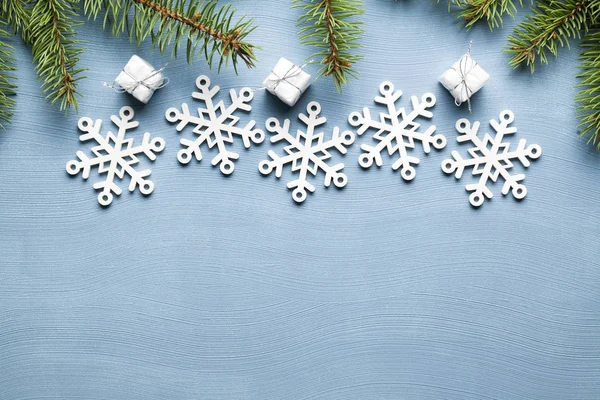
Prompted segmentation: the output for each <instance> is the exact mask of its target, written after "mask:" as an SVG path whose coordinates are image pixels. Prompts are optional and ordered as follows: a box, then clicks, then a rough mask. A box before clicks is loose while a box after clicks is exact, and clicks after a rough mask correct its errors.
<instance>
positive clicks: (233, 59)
mask: <svg viewBox="0 0 600 400" xmlns="http://www.w3.org/2000/svg"><path fill="white" fill-rule="evenodd" d="M83 4H84V12H85V14H86V15H87V16H88V17H90V18H94V19H95V18H96V17H97V16H98V14H99V12H100V11H101V10H104V11H105V15H104V27H105V28H106V27H107V26H108V25H112V28H111V29H112V33H113V35H115V36H119V35H120V34H122V33H123V32H125V31H128V33H129V35H130V39H131V40H132V41H135V43H136V44H137V45H138V46H139V45H140V44H141V43H142V42H143V41H144V40H145V39H146V38H147V37H148V36H150V37H151V40H152V44H153V45H154V46H155V47H157V48H158V49H159V50H160V51H161V52H164V51H165V50H166V49H167V47H168V46H171V48H172V55H173V56H175V55H177V52H178V51H179V49H180V47H182V45H183V44H184V43H185V48H186V56H187V60H188V62H190V63H191V62H192V60H193V59H194V58H195V57H196V53H197V52H198V53H200V54H203V55H204V58H205V59H206V61H207V62H208V65H209V67H210V66H212V64H213V60H214V58H215V56H217V57H218V67H219V71H220V69H221V67H222V66H223V65H225V66H227V65H228V64H229V63H231V64H232V65H233V68H234V69H235V70H236V72H237V65H238V63H239V62H240V61H241V62H243V63H244V64H245V65H246V66H247V67H249V68H251V67H253V66H254V63H255V61H256V56H255V54H254V50H255V49H256V46H254V45H252V44H250V43H249V42H247V41H246V37H247V36H248V35H249V34H250V33H251V32H252V31H253V30H254V29H255V26H254V24H253V21H252V20H251V19H248V18H245V17H242V18H240V19H238V20H236V21H234V16H235V10H234V9H233V8H231V5H229V4H227V5H225V6H223V7H218V1H217V0H209V1H198V0H190V1H187V0H154V1H152V0H84V2H83Z"/></svg>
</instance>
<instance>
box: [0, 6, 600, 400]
mask: <svg viewBox="0 0 600 400" xmlns="http://www.w3.org/2000/svg"><path fill="white" fill-rule="evenodd" d="M234 3H235V5H236V7H237V8H238V9H239V10H240V11H241V12H246V13H248V14H251V15H253V16H254V17H255V19H256V22H257V23H258V24H259V26H260V27H259V28H258V29H257V30H256V32H255V33H254V34H253V35H252V36H251V39H252V40H253V41H254V42H256V43H257V44H259V45H261V46H262V51H259V52H258V56H259V58H260V64H258V67H257V68H256V69H255V70H242V71H241V73H240V75H239V76H237V77H236V76H235V74H234V73H233V72H232V71H229V72H227V73H224V74H222V75H220V76H217V74H216V73H215V72H212V71H209V70H208V69H207V68H206V67H205V65H204V64H203V62H201V61H200V62H196V63H195V64H194V65H193V66H189V65H188V64H186V62H185V61H184V60H183V59H177V60H172V61H170V63H169V65H168V68H167V73H168V75H169V76H170V77H171V83H170V85H169V86H168V87H166V88H164V89H162V90H161V91H160V92H158V93H157V94H156V95H155V97H154V98H153V99H152V101H151V103H150V104H149V105H147V106H145V107H141V106H139V105H138V104H135V103H134V101H133V100H131V99H130V98H129V97H128V96H126V95H120V94H116V93H114V92H112V91H110V90H108V89H106V88H103V87H102V86H101V84H100V82H101V81H107V80H112V78H113V77H114V76H116V75H117V73H118V72H119V71H120V69H121V68H122V66H123V65H124V63H125V62H126V61H127V59H128V58H129V57H130V56H131V55H132V54H134V53H138V54H140V55H141V56H142V57H144V58H147V59H148V60H150V61H151V62H152V63H153V64H154V65H161V64H163V63H165V62H167V61H168V60H169V57H168V55H160V54H158V53H156V52H151V51H150V46H149V45H146V46H144V47H143V48H141V49H136V48H135V47H134V46H133V45H131V44H129V43H128V41H127V39H124V38H122V39H115V38H112V37H110V35H109V34H107V33H104V32H103V31H102V30H101V23H88V24H86V25H85V26H83V27H81V28H80V29H79V31H80V32H81V36H82V37H83V38H84V39H86V40H87V43H86V44H85V47H86V51H85V53H84V54H83V56H82V61H81V64H82V65H83V66H85V67H87V68H89V71H88V72H87V75H88V79H86V80H84V81H82V83H81V85H80V88H81V91H82V92H83V93H84V94H85V97H84V98H83V99H82V100H81V107H80V114H79V116H90V117H92V118H102V119H105V120H107V121H108V118H109V116H110V115H111V114H113V113H116V112H117V111H118V109H119V108H120V107H121V106H123V105H127V104H133V105H134V107H135V109H136V112H137V115H136V116H137V117H138V120H139V121H140V123H141V128H140V129H138V130H136V131H134V132H135V133H134V137H136V138H138V139H139V138H141V135H142V133H143V132H144V131H146V130H147V131H149V132H151V133H152V134H153V135H155V136H161V137H163V138H164V139H165V140H166V141H167V148H166V150H165V151H164V152H163V153H162V154H160V155H159V157H158V159H157V161H156V162H154V163H152V164H151V163H149V162H147V161H146V160H144V161H143V162H142V164H141V165H142V166H151V168H152V169H153V172H152V179H153V181H154V182H155V184H156V190H155V192H154V193H153V194H152V195H151V196H149V197H143V196H141V195H140V194H139V193H138V192H135V193H133V194H131V193H129V192H125V193H124V194H123V195H121V196H120V197H117V198H115V201H114V202H113V204H112V205H111V206H110V207H109V208H106V209H104V208H102V207H100V206H99V205H98V203H97V200H96V195H97V193H96V192H95V191H94V189H93V188H92V186H91V184H92V182H94V181H95V180H94V177H95V175H94V174H93V175H92V177H91V178H90V181H91V182H85V181H83V180H82V179H81V178H80V177H75V178H72V177H70V176H69V175H67V173H66V172H65V164H66V162H67V161H68V160H70V159H72V158H73V157H74V156H75V152H76V151H77V150H79V149H84V150H85V149H86V146H85V145H82V144H80V143H79V141H78V131H77V119H78V117H79V116H77V115H74V114H73V113H69V114H68V115H66V116H65V115H64V114H63V113H60V112H59V111H57V110H55V109H51V108H50V107H49V106H48V104H47V103H46V102H45V100H44V97H43V95H42V94H40V91H39V82H37V81H36V78H35V74H34V72H33V66H32V65H31V56H30V54H29V51H28V49H27V48H26V47H25V46H23V45H21V44H20V43H19V41H18V40H17V39H15V41H14V43H15V46H16V51H17V55H18V58H19V72H18V76H19V95H18V97H17V100H18V108H17V112H16V115H15V119H14V124H13V125H12V126H10V127H9V129H8V131H7V132H5V133H3V134H1V135H0V266H1V269H0V399H2V400H15V399H29V400H30V399H87V400H100V399H102V400H108V399H223V400H225V399H261V400H264V399H305V400H308V399H357V400H358V399H360V400H362V399H492V398H493V399H598V398H600V261H599V260H600V246H599V244H598V243H599V239H600V206H599V205H600V203H599V199H600V185H599V178H600V155H599V154H598V153H596V152H595V151H594V150H593V149H592V147H588V146H586V145H585V142H584V141H583V140H580V139H578V137H577V131H576V128H575V126H576V123H577V119H576V115H575V104H574V102H573V96H574V94H575V89H574V85H575V84H576V80H575V78H574V75H575V74H576V72H577V69H576V65H577V60H576V55H577V51H578V49H577V46H576V45H575V46H574V48H573V49H572V50H570V51H569V50H567V49H563V50H561V51H560V53H561V55H562V57H561V58H560V59H559V60H557V61H553V62H552V64H551V65H550V66H544V67H541V68H539V71H538V72H537V73H536V74H535V75H533V76H531V75H530V74H529V72H528V71H527V70H517V71H513V70H511V69H510V68H509V67H507V56H506V55H504V54H502V53H501V51H500V50H501V49H502V48H503V46H504V44H505V38H506V36H507V35H508V34H509V32H510V29H511V28H512V26H514V23H515V22H514V21H511V20H510V19H508V20H506V26H505V29H503V30H497V31H495V32H493V33H489V32H488V30H487V27H486V26H479V27H477V28H476V29H474V30H473V31H472V32H470V33H467V32H465V31H464V30H461V29H460V28H459V27H458V25H457V23H456V21H455V20H454V19H453V17H452V16H450V15H448V14H447V12H446V7H445V5H444V4H440V5H436V4H435V3H433V2H428V1H401V2H400V1H399V2H395V1H375V0H367V1H366V3H367V12H366V14H365V16H364V20H365V22H366V24H365V29H366V31H367V34H366V36H365V38H364V49H363V50H362V52H363V53H364V55H365V61H363V62H361V63H359V64H358V65H357V69H358V70H359V71H360V74H361V79H360V81H355V82H352V84H351V85H350V86H348V87H347V88H345V90H344V93H343V94H338V93H337V92H335V90H334V88H333V85H332V83H331V82H330V81H329V80H327V79H322V80H320V81H318V82H317V83H315V84H314V85H312V87H311V88H310V89H309V90H308V92H307V93H306V94H305V95H304V97H302V99H301V101H300V102H299V104H298V105H297V106H296V107H295V108H293V109H291V110H289V109H287V108H286V107H285V106H283V105H282V104H281V103H280V102H278V101H277V100H276V99H275V98H273V97H272V96H270V95H268V94H266V93H264V92H263V93H261V94H258V95H257V96H256V98H255V100H254V102H253V106H254V109H253V111H252V113H251V114H250V115H244V116H243V121H247V120H249V119H250V118H252V119H255V120H256V121H257V122H258V123H261V124H262V123H264V121H265V120H266V119H267V118H268V117H270V116H277V117H280V118H284V117H288V118H292V119H293V123H294V124H296V125H294V127H297V126H299V125H297V120H296V118H295V116H296V114H297V113H298V112H300V111H302V110H303V109H304V107H305V106H306V104H307V103H308V102H309V101H311V100H318V101H320V103H321V105H322V108H323V112H324V115H326V116H327V117H328V125H327V126H328V127H332V126H334V125H339V126H341V127H343V128H349V125H348V124H347V122H346V118H347V116H348V114H349V113H350V112H352V111H356V110H360V109H361V108H362V107H364V106H371V105H373V97H374V96H375V95H376V94H377V88H378V85H379V83H380V82H381V81H382V80H384V79H389V80H391V81H393V82H394V83H395V84H396V87H397V88H401V89H402V90H403V91H404V93H405V96H404V103H403V104H405V105H408V104H409V103H408V101H409V99H408V97H409V95H412V94H416V95H419V96H420V95H421V94H423V93H425V92H427V91H432V92H433V93H434V94H435V95H436V96H437V99H438V103H437V105H436V106H435V108H434V112H435V115H434V118H433V123H435V124H436V125H437V126H438V131H439V132H441V133H444V134H446V135H447V137H448V139H449V140H448V146H447V147H446V149H444V150H443V151H439V152H438V151H432V153H431V154H429V155H428V156H424V157H423V159H422V163H421V164H420V165H419V166H418V168H417V177H416V179H415V180H414V181H413V182H412V183H410V184H406V183H404V182H403V181H402V180H401V179H400V177H399V175H398V173H394V172H392V171H391V169H390V165H391V163H392V161H390V159H389V158H386V159H384V160H385V165H384V167H383V168H381V169H377V168H372V169H370V170H363V169H362V168H360V167H359V165H358V163H357V159H358V155H359V154H360V148H359V147H360V144H362V143H369V142H370V139H369V137H368V136H363V137H360V138H358V140H357V143H356V144H355V145H354V146H353V147H351V148H350V150H349V152H348V154H347V156H346V157H345V158H343V157H341V156H339V155H336V156H335V158H334V159H335V160H336V161H341V160H344V162H345V163H346V173H347V174H348V177H349V183H348V186H347V187H346V188H345V189H343V190H337V189H335V188H333V187H332V188H329V189H325V188H324V187H323V186H322V176H321V177H319V178H318V179H317V180H315V181H314V182H315V185H316V187H317V190H316V193H315V194H314V195H311V196H309V198H308V199H307V201H306V202H305V203H304V204H303V205H301V206H298V205H296V204H295V203H294V202H293V201H292V200H291V196H290V192H289V191H288V190H287V189H286V187H285V180H286V179H285V178H289V177H290V174H289V171H286V172H285V173H284V177H283V179H282V180H279V181H278V180H277V179H275V178H274V177H273V176H269V177H263V176H261V175H260V174H259V172H258V169H257V165H258V163H259V162H260V160H262V159H265V158H266V154H267V151H268V150H269V149H271V148H273V149H274V150H277V151H281V150H282V146H280V145H276V146H275V147H271V145H270V144H268V143H263V144H262V145H260V146H256V147H252V148H251V149H249V150H245V149H243V147H242V146H241V143H236V145H235V149H236V150H239V151H240V153H241V157H240V160H239V161H238V162H237V164H236V170H235V172H234V174H233V175H232V176H231V177H228V178H225V177H223V176H222V175H221V173H220V172H219V170H218V169H217V168H213V167H211V166H210V164H209V160H210V158H205V160H203V161H202V162H201V163H199V164H197V163H195V162H192V163H191V164H190V165H188V166H181V165H180V164H179V163H178V162H177V160H176V154H177V151H178V150H179V149H180V146H179V138H180V136H179V135H177V134H176V132H175V129H174V126H172V125H170V124H168V123H167V121H166V120H165V119H164V111H165V110H166V109H167V108H168V107H171V106H180V104H181V103H182V102H190V100H191V97H190V94H191V92H192V91H193V90H194V79H195V78H196V76H198V75H199V74H208V75H209V76H210V77H211V78H212V80H213V82H214V83H217V84H220V85H221V87H222V88H231V87H239V86H243V85H250V86H257V85H260V82H261V81H262V79H263V78H264V76H266V74H267V73H268V72H269V71H270V69H271V67H272V66H273V65H274V63H275V62H276V61H277V59H278V58H279V57H280V56H286V57H288V58H290V59H292V60H294V61H296V62H302V60H304V59H305V58H306V57H308V56H309V55H310V52H311V49H308V48H304V47H302V46H301V45H299V43H298V40H297V38H296V27H295V21H296V18H297V16H298V13H299V10H293V9H290V7H289V0H271V1H269V2H265V1H259V0H237V1H235V2H234ZM525 14H526V13H525V12H522V13H520V18H522V17H523V16H524V15H525ZM469 39H472V40H473V42H474V50H473V54H474V56H475V57H476V59H477V60H478V62H479V63H480V64H481V65H482V66H483V67H484V68H485V69H486V70H487V71H489V72H490V74H491V76H492V78H491V80H490V82H489V83H488V84H487V85H486V87H485V88H484V89H483V90H482V91H481V92H480V93H478V94H477V95H476V96H475V99H474V112H473V115H472V118H473V119H479V120H481V121H482V123H483V125H484V126H485V127H486V128H487V126H488V125H487V120H489V119H490V118H497V116H498V113H499V112H500V111H501V110H503V109H505V108H509V109H511V110H513V111H514V112H515V115H516V119H515V126H517V127H518V129H519V133H518V134H517V136H516V137H515V138H514V139H515V141H517V140H518V139H520V138H526V139H527V140H528V141H529V142H531V143H538V144H540V145H541V146H542V147H543V151H544V154H543V156H542V157H541V159H539V160H537V161H536V162H534V163H533V164H532V166H531V167H530V168H529V169H528V170H527V178H526V180H525V183H526V185H527V187H528V189H529V194H528V196H527V198H526V199H525V200H524V201H521V202H517V201H515V200H514V199H513V198H512V197H502V196H501V195H500V193H499V192H500V189H501V186H500V185H496V186H495V187H494V193H495V194H496V196H495V197H494V198H493V200H492V201H490V202H486V203H485V204H484V205H483V206H482V207H481V208H480V209H474V208H472V207H471V206H470V205H469V203H468V193H467V192H466V191H465V190H464V187H463V186H464V184H466V183H467V182H469V181H471V180H472V178H471V177H470V175H465V177H464V178H463V179H462V180H461V181H456V180H455V179H454V177H452V176H446V175H444V174H443V172H442V171H441V169H440V165H441V162H442V160H443V159H444V158H446V157H449V155H450V152H451V151H452V150H455V149H459V150H460V151H461V152H463V153H464V152H465V151H466V147H467V146H463V145H461V146H459V145H458V144H457V142H456V140H455V138H456V132H455V130H454V123H455V121H456V120H457V119H459V118H462V117H465V116H468V114H467V112H466V109H465V108H464V107H463V108H460V109H459V108H456V107H455V106H454V104H453V100H452V98H451V97H450V96H449V94H448V93H447V92H446V91H445V90H444V89H443V88H442V87H441V86H440V85H439V84H438V83H437V82H436V79H437V77H438V75H439V74H440V73H441V72H442V71H443V70H444V69H445V68H447V67H448V66H449V65H451V64H452V63H453V62H454V61H455V60H456V59H457V58H458V57H459V56H460V55H461V54H462V53H463V52H464V50H465V47H466V44H467V42H468V40H469ZM308 69H309V71H310V72H313V73H314V72H315V70H316V68H313V67H309V68H308ZM106 126H107V127H108V125H106ZM419 153H420V150H419V149H417V154H419ZM212 154H214V153H212ZM517 170H519V169H518V168H517Z"/></svg>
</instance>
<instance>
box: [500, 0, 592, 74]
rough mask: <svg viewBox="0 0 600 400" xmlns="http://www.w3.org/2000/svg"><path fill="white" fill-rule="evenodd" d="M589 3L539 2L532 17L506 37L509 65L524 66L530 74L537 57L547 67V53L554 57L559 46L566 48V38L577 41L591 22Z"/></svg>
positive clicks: (581, 0) (586, 0) (568, 0)
mask: <svg viewBox="0 0 600 400" xmlns="http://www.w3.org/2000/svg"><path fill="white" fill-rule="evenodd" d="M589 4H590V0H565V1H556V0H543V1H539V2H538V4H537V6H536V7H534V8H533V15H532V16H528V17H527V18H526V19H525V21H523V22H521V23H520V24H519V26H518V27H517V28H516V29H515V30H514V32H513V33H512V34H511V35H510V36H509V37H508V47H507V49H506V52H507V53H509V54H511V55H512V56H511V59H510V65H511V66H513V67H518V66H520V65H522V64H526V65H527V66H529V68H530V69H531V72H534V70H535V65H536V60H537V59H538V57H539V62H540V63H542V64H547V63H548V53H550V54H552V55H554V56H557V55H558V49H559V47H565V46H566V47H569V39H579V38H580V37H581V33H582V31H583V32H586V31H587V30H588V29H589V28H590V26H591V25H592V24H593V23H594V18H593V17H592V15H591V12H590V11H591V8H590V7H589Z"/></svg>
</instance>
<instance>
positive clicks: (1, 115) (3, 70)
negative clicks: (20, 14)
mask: <svg viewBox="0 0 600 400" xmlns="http://www.w3.org/2000/svg"><path fill="white" fill-rule="evenodd" d="M0 25H6V22H5V21H0ZM9 35H10V33H9V32H7V31H5V30H4V29H0V38H2V37H7V36H9ZM14 65H15V63H14V54H13V51H12V47H11V46H10V45H8V44H7V43H6V42H4V41H2V40H0V130H5V129H6V127H5V126H4V124H6V123H10V121H11V119H12V116H13V113H12V111H13V110H14V108H15V100H14V99H13V98H12V96H13V95H14V94H15V88H16V85H15V84H14V83H13V80H14V79H15V76H14V75H13V74H12V73H11V72H12V71H14V70H15V66H14ZM3 123H4V124H3Z"/></svg>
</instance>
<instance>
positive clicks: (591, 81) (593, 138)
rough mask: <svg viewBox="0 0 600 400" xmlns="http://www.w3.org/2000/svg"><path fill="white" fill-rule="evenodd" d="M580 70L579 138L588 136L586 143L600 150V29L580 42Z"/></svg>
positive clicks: (578, 94) (588, 34) (578, 96)
mask: <svg viewBox="0 0 600 400" xmlns="http://www.w3.org/2000/svg"><path fill="white" fill-rule="evenodd" d="M581 47H582V48H583V51H582V53H581V66H580V67H581V69H582V72H581V73H580V74H579V75H578V76H577V77H578V78H580V79H581V80H582V81H581V82H580V84H579V85H578V87H580V90H579V92H578V93H577V96H576V97H575V100H576V101H577V103H579V104H578V106H577V112H578V114H579V121H580V123H579V125H578V128H581V132H580V134H581V136H587V135H589V140H588V143H594V144H595V145H596V148H597V149H598V150H600V27H599V26H596V27H595V28H594V29H593V30H592V31H590V32H588V33H587V34H586V35H585V36H584V38H583V41H582V44H581Z"/></svg>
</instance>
